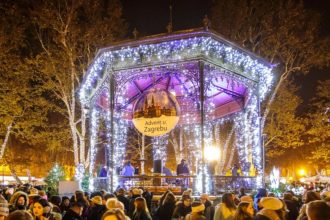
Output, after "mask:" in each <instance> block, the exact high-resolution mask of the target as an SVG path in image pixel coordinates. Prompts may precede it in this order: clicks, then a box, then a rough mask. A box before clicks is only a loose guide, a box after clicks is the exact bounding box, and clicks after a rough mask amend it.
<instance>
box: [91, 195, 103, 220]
mask: <svg viewBox="0 0 330 220" xmlns="http://www.w3.org/2000/svg"><path fill="white" fill-rule="evenodd" d="M91 202H92V206H91V207H90V209H89V211H88V216H87V220H101V218H102V216H103V214H104V213H105V211H106V208H105V206H104V205H103V204H102V197H101V196H94V197H93V198H92V199H91Z"/></svg>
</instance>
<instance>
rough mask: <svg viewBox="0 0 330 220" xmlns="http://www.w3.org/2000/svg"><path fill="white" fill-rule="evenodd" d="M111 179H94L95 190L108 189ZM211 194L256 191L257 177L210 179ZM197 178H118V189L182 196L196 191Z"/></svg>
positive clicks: (154, 176)
mask: <svg viewBox="0 0 330 220" xmlns="http://www.w3.org/2000/svg"><path fill="white" fill-rule="evenodd" d="M109 181H110V179H109V177H96V178H94V188H95V190H100V189H108V188H109ZM207 183H208V184H210V185H209V189H210V193H211V194H213V195H216V194H221V193H224V192H233V191H238V190H239V188H241V187H243V188H245V189H246V190H253V189H256V177H255V176H219V175H215V176H212V177H210V179H209V180H208V181H207ZM196 184H197V176H195V175H190V176H161V175H153V176H148V175H138V176H118V187H123V188H125V189H126V190H128V189H130V188H132V187H143V188H148V190H149V191H152V192H154V193H155V194H162V193H163V192H165V191H166V190H171V191H172V192H174V193H176V194H181V193H182V192H183V191H184V190H186V189H187V188H192V189H195V186H196Z"/></svg>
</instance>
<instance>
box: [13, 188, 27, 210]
mask: <svg viewBox="0 0 330 220" xmlns="http://www.w3.org/2000/svg"><path fill="white" fill-rule="evenodd" d="M28 202H29V200H28V195H27V194H26V193H25V192H22V191H17V192H15V193H14V194H13V196H12V197H11V198H10V200H9V212H13V211H16V210H26V209H28V205H29V204H28Z"/></svg>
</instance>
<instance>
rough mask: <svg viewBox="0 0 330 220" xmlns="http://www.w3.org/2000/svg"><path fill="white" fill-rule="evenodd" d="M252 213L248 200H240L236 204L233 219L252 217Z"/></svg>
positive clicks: (251, 206)
mask: <svg viewBox="0 0 330 220" xmlns="http://www.w3.org/2000/svg"><path fill="white" fill-rule="evenodd" d="M253 215H254V209H253V205H252V203H250V202H240V203H239V204H238V206H237V210H236V213H235V218H234V219H247V218H248V217H250V218H252V217H253Z"/></svg>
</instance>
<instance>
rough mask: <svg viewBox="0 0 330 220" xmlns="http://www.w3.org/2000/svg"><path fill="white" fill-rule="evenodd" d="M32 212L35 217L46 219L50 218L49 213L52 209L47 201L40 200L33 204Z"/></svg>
mask: <svg viewBox="0 0 330 220" xmlns="http://www.w3.org/2000/svg"><path fill="white" fill-rule="evenodd" d="M32 211H33V215H34V216H35V217H40V216H44V217H47V218H48V217H49V216H50V212H51V211H52V207H51V205H50V204H49V202H47V200H45V199H40V200H39V201H37V202H35V203H34V204H33V209H32Z"/></svg>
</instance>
